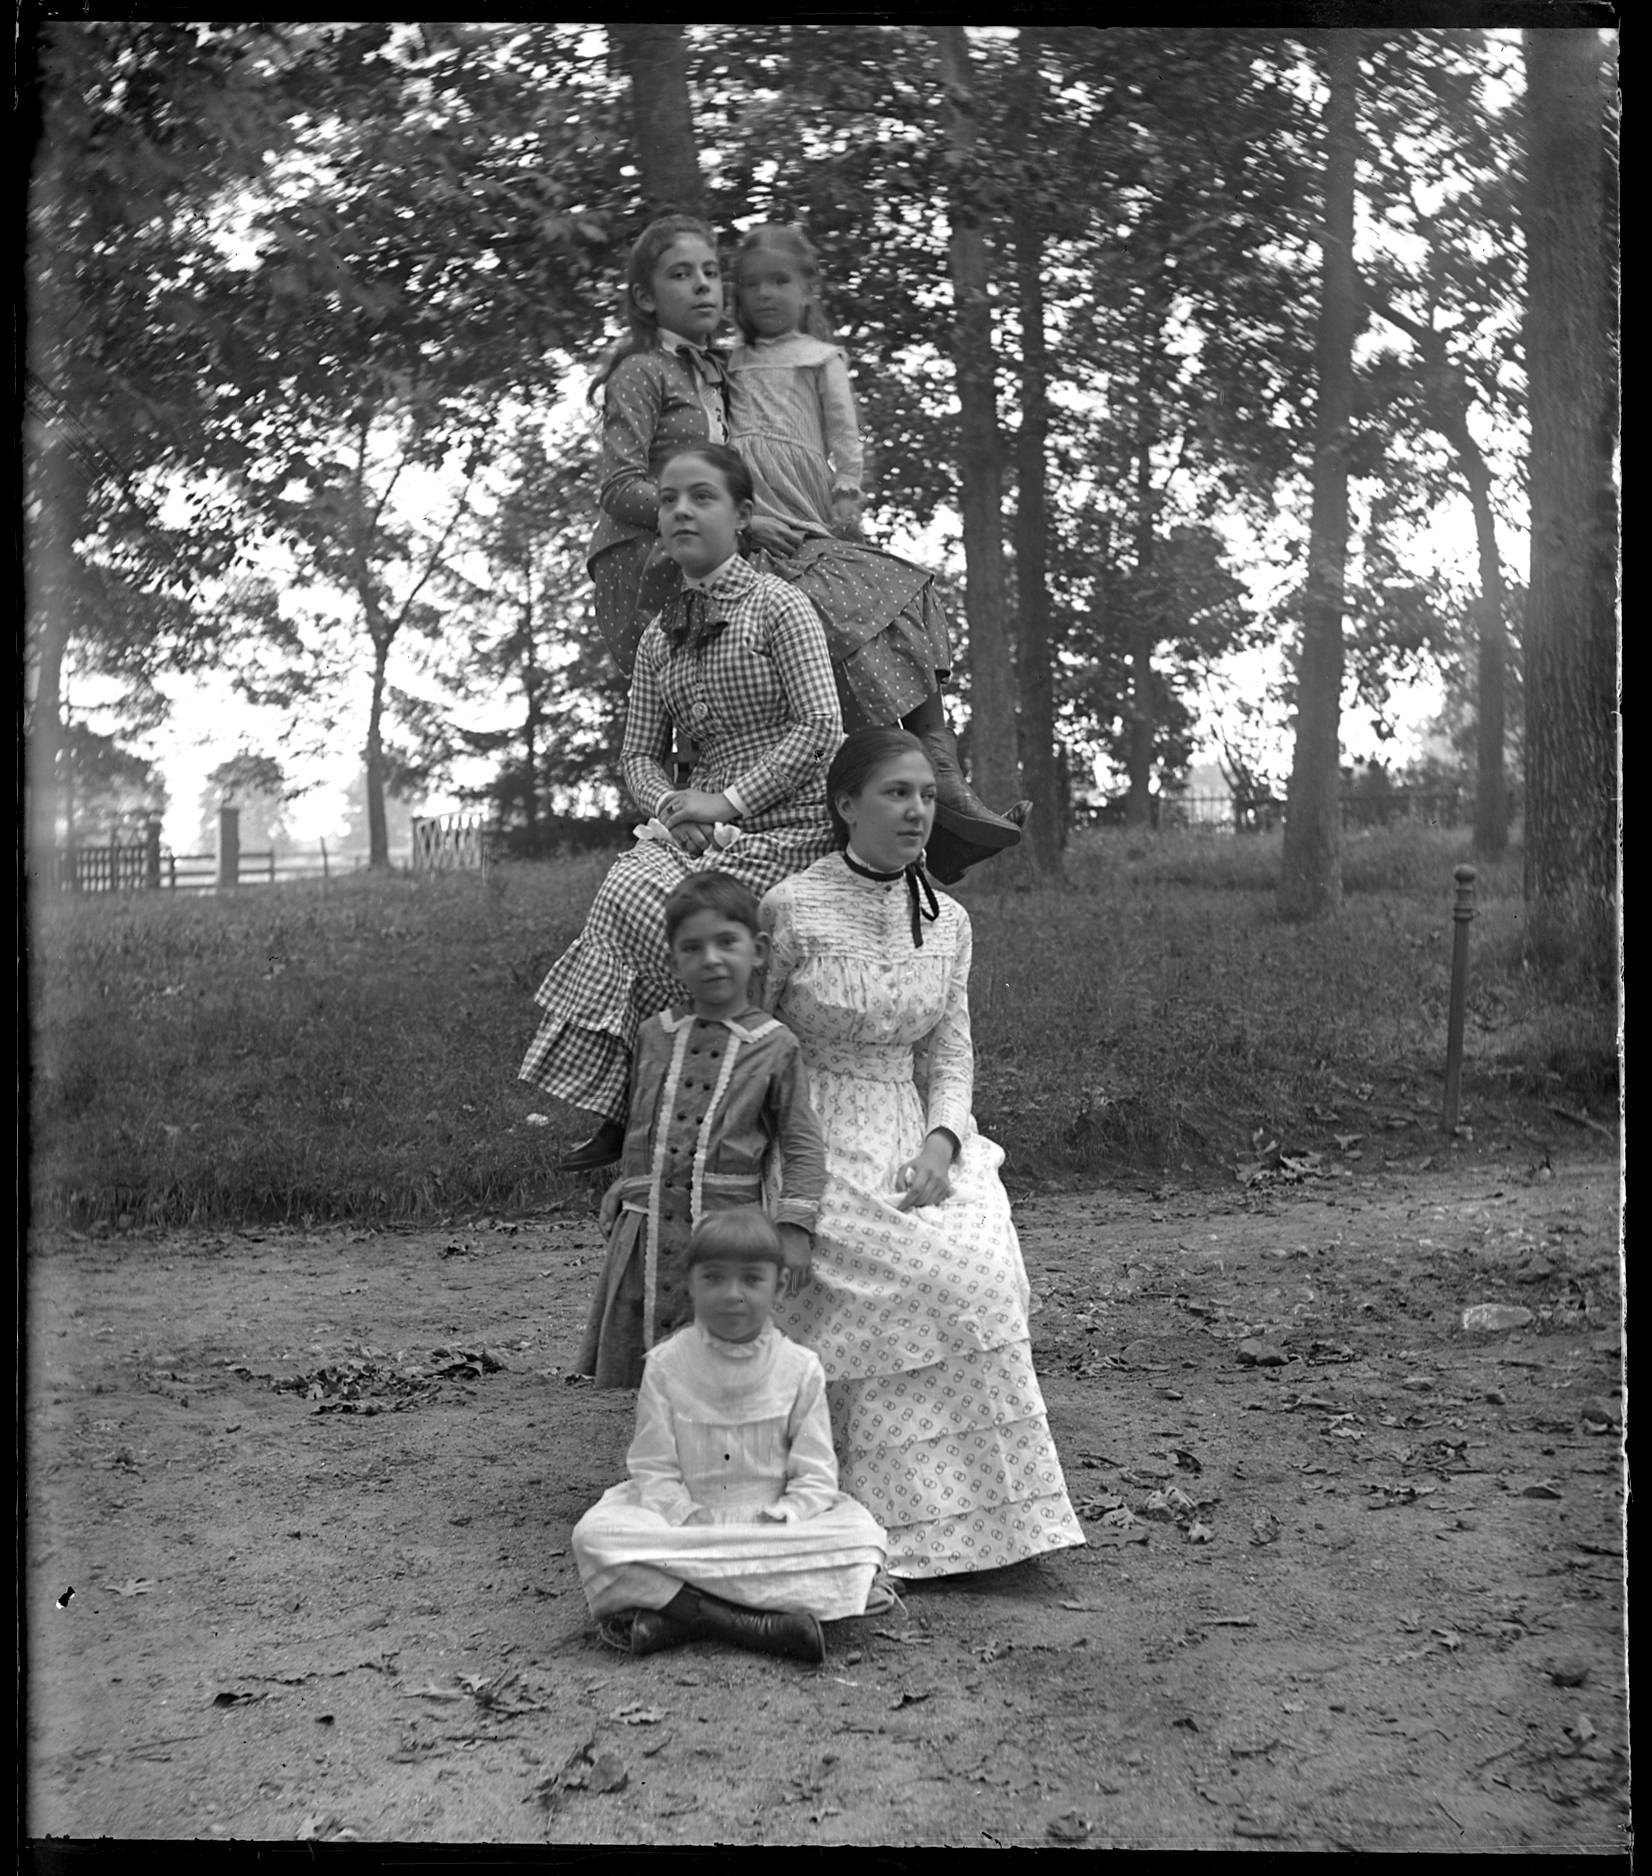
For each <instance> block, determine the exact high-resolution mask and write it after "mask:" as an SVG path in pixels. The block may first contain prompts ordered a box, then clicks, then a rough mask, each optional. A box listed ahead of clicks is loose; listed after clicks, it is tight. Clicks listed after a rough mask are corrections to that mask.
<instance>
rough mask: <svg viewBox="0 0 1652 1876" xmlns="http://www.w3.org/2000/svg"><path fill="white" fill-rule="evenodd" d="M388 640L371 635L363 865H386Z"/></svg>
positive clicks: (388, 846) (387, 857)
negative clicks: (370, 687) (386, 668)
mask: <svg viewBox="0 0 1652 1876" xmlns="http://www.w3.org/2000/svg"><path fill="white" fill-rule="evenodd" d="M389 660H390V640H389V638H387V637H381V636H380V635H379V634H378V633H377V632H375V633H374V634H373V702H372V705H371V706H370V708H369V709H368V712H367V747H366V749H365V750H363V752H362V754H363V757H364V760H365V764H366V771H367V772H366V794H367V864H368V865H369V866H388V865H389V864H390V824H389V821H388V820H387V818H386V816H385V812H384V679H385V666H386V665H387V664H388V663H389Z"/></svg>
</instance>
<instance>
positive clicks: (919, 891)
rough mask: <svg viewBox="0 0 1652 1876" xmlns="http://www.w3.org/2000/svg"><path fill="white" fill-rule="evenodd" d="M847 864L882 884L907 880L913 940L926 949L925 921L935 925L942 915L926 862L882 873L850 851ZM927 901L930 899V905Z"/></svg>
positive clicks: (844, 859) (917, 862) (852, 871)
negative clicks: (863, 864)
mask: <svg viewBox="0 0 1652 1876" xmlns="http://www.w3.org/2000/svg"><path fill="white" fill-rule="evenodd" d="M843 864H844V865H845V866H846V867H848V869H849V871H850V872H851V873H858V874H859V875H860V877H861V878H862V879H875V880H877V881H879V883H880V884H882V885H886V886H888V885H892V884H893V883H894V882H895V881H896V880H897V879H904V880H905V881H906V890H907V892H908V894H909V895H910V900H911V906H912V942H913V944H914V945H915V946H916V947H917V949H918V950H920V951H921V950H922V949H923V948H924V921H925V920H926V919H927V920H928V922H929V923H930V924H931V925H933V924H934V923H935V921H936V919H938V918H939V917H940V916H941V902H940V900H939V899H937V898H936V897H935V888H934V887H933V886H932V885H930V883H929V875H928V874H927V873H926V872H925V871H924V863H923V861H922V860H914V861H913V862H912V864H911V865H910V866H903V867H898V868H897V869H896V870H895V871H894V872H893V873H879V872H877V871H875V870H874V869H873V868H872V867H869V866H862V865H861V863H860V862H859V860H857V859H855V858H854V856H853V855H852V854H849V853H847V852H846V853H845V854H844V856H843ZM925 900H927V901H928V904H927V906H926V905H925V904H924V901H925Z"/></svg>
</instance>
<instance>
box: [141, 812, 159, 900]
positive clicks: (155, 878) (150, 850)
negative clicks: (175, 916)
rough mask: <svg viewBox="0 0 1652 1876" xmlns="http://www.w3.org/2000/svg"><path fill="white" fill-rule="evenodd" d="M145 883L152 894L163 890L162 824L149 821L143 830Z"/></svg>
mask: <svg viewBox="0 0 1652 1876" xmlns="http://www.w3.org/2000/svg"><path fill="white" fill-rule="evenodd" d="M143 883H144V885H145V886H146V887H148V889H149V890H150V891H151V892H159V891H160V889H161V824H160V822H159V821H149V822H147V823H146V824H145V826H144V830H143Z"/></svg>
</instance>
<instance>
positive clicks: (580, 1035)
mask: <svg viewBox="0 0 1652 1876" xmlns="http://www.w3.org/2000/svg"><path fill="white" fill-rule="evenodd" d="M703 589H704V591H705V594H706V602H707V603H706V619H705V621H704V622H703V627H704V629H703V631H701V630H699V629H697V628H695V627H694V626H692V625H689V624H685V623H683V622H682V614H683V601H682V599H681V598H680V597H679V599H677V600H674V601H673V602H672V604H671V605H670V606H668V607H667V608H666V610H665V612H664V613H662V614H661V615H660V617H659V618H657V619H655V620H654V621H653V622H652V623H651V624H650V626H649V628H648V630H647V631H646V632H645V633H644V634H643V636H642V643H641V644H640V645H639V646H638V648H637V662H636V667H635V669H634V670H633V672H632V674H631V703H630V709H629V712H628V714H627V716H626V720H625V744H624V751H623V769H624V774H625V785H626V787H627V788H628V789H629V790H630V792H631V797H632V799H633V800H634V801H635V802H636V804H637V806H638V808H639V809H640V810H641V811H642V813H643V814H645V815H657V814H658V811H659V805H660V802H661V800H662V799H663V798H664V797H665V796H666V795H667V794H669V793H670V792H671V791H672V787H673V783H672V779H671V777H670V775H669V774H668V773H667V771H666V766H665V765H666V763H667V761H668V760H669V759H670V752H671V747H672V734H673V726H674V725H675V726H677V727H680V728H688V729H690V730H691V731H692V733H693V736H694V740H695V750H696V761H695V768H694V772H693V777H692V786H693V787H695V788H702V789H705V790H707V791H709V792H711V793H713V794H721V793H726V792H729V791H731V790H732V791H733V794H734V795H735V796H736V797H737V798H738V809H737V811H738V813H739V816H740V819H739V836H738V838H737V839H736V840H735V841H734V842H733V844H732V845H731V846H727V847H722V848H719V849H717V850H715V851H714V852H711V853H708V854H705V855H702V856H698V857H696V856H694V855H691V854H689V853H688V852H686V851H685V850H684V849H683V848H681V847H679V846H677V845H676V844H675V843H674V842H673V843H671V844H665V843H661V842H658V841H652V840H645V841H639V843H638V844H637V845H636V846H635V847H634V848H632V849H631V851H630V852H628V853H623V854H621V855H620V857H619V858H618V859H617V860H616V861H615V862H614V864H613V865H612V866H611V867H610V868H609V869H608V873H607V875H606V877H605V878H604V879H603V882H602V884H601V885H600V886H599V887H598V888H597V892H596V897H595V898H594V899H593V900H592V902H591V909H590V911H589V912H588V913H587V915H586V919H585V927H584V930H583V931H582V932H581V933H580V935H579V937H578V938H576V939H575V940H574V942H573V943H572V944H571V945H570V946H569V947H568V949H567V950H566V951H565V952H563V954H562V956H561V957H560V958H558V959H557V961H556V963H555V964H553V965H552V966H551V969H550V971H549V973H548V974H547V976H546V978H545V981H544V982H543V983H542V984H541V985H540V987H539V991H538V993H537V996H536V998H535V1001H536V1002H537V1003H538V1004H539V1005H540V1007H541V1009H542V1010H543V1011H544V1017H543V1019H542V1020H541V1022H540V1025H539V1030H538V1033H537V1034H536V1035H535V1037H534V1039H533V1042H532V1043H531V1045H530V1046H529V1048H528V1052H527V1055H526V1057H525V1059H524V1060H523V1063H522V1067H521V1070H520V1075H521V1079H522V1080H524V1081H529V1082H532V1083H533V1084H534V1085H535V1086H536V1087H539V1088H543V1089H544V1090H545V1092H546V1093H547V1094H553V1095H557V1096H559V1097H560V1098H561V1099H562V1100H565V1101H571V1102H572V1103H573V1104H574V1105H575V1106H576V1107H582V1108H586V1109H589V1110H590V1111H591V1112H593V1113H596V1114H599V1115H601V1116H602V1117H603V1118H604V1119H610V1120H623V1119H624V1118H625V1113H626V1098H625V1089H626V1078H627V1074H628V1071H629V1067H630V1060H631V1050H632V1047H633V1045H634V1044H635V1042H636V1037H637V1028H638V1025H639V1024H640V1023H642V1022H643V1021H645V1020H646V1019H647V1018H648V1017H650V1016H652V1015H653V1014H654V1013H655V1012H656V1011H657V1010H662V1009H664V1008H666V1006H667V1005H668V1004H671V1003H675V1002H678V1001H681V1000H682V998H683V995H684V992H683V987H682V985H681V984H680V983H679V982H678V981H677V976H676V973H675V972H674V971H673V969H672V967H671V953H670V950H669V948H668V947H667V945H666V942H665V902H666V898H667V896H668V895H669V894H670V892H671V890H672V888H673V887H675V886H677V885H678V884H680V883H681V881H682V880H683V879H684V877H685V876H686V875H687V874H689V873H692V872H697V871H699V870H700V869H702V868H705V867H715V868H716V869H717V870H718V871H720V872H724V873H732V874H733V875H734V877H735V878H736V879H739V880H742V881H743V882H744V883H745V884H746V885H747V886H749V887H750V888H751V890H752V891H753V893H755V894H756V895H757V896H758V897H759V898H760V897H761V896H762V895H763V894H764V893H765V892H767V891H768V889H769V887H771V886H772V885H774V883H775V882H776V881H777V880H780V879H784V878H785V877H786V875H787V874H788V873H796V872H800V871H801V870H802V869H803V868H804V867H806V866H807V865H808V864H809V863H810V862H811V861H812V860H815V859H817V858H818V857H819V856H820V855H821V854H822V853H824V852H825V851H826V849H827V848H828V847H829V846H830V844H831V829H830V823H829V821H828V818H827V814H826V768H827V765H828V763H830V761H831V759H832V757H833V756H834V755H835V754H836V753H837V746H838V743H839V742H840V741H841V739H842V723H841V719H840V717H839V715H838V705H837V692H836V689H835V688H834V685H833V682H832V669H831V664H830V662H829V661H828V659H827V655H826V641H825V636H824V634H823V632H822V630H821V625H820V620H819V618H818V616H817V615H816V613H815V611H814V609H813V608H812V607H811V606H810V605H809V604H808V603H807V602H806V601H805V600H804V599H802V598H801V597H800V596H799V595H798V593H796V592H795V591H794V590H793V589H792V588H791V587H789V586H787V585H785V584H784V583H783V582H781V581H779V580H776V579H772V578H771V577H769V576H768V575H767V574H762V573H758V572H757V571H756V570H755V569H754V568H752V567H751V566H750V565H748V564H747V562H745V561H743V560H741V559H739V558H738V557H736V558H733V559H730V560H728V561H725V562H724V564H723V565H722V566H721V567H719V568H717V569H715V570H714V572H713V573H712V574H711V575H710V576H709V577H708V579H707V580H706V581H705V582H704V583H703Z"/></svg>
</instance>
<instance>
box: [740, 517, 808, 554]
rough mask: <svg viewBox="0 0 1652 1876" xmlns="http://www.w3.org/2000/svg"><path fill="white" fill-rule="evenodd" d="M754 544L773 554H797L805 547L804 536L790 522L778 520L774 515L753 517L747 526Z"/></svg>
mask: <svg viewBox="0 0 1652 1876" xmlns="http://www.w3.org/2000/svg"><path fill="white" fill-rule="evenodd" d="M746 532H747V533H748V534H750V536H751V538H752V541H753V544H754V545H756V546H758V547H766V548H767V549H768V550H769V552H770V553H771V554H780V555H782V556H784V555H786V554H795V553H796V552H797V550H798V549H799V548H800V547H801V546H802V545H803V536H802V534H801V533H800V532H799V530H798V529H796V528H794V527H793V526H792V525H791V523H790V522H788V521H780V520H777V519H776V518H775V517H774V516H773V515H753V516H752V518H751V520H750V521H749V522H748V523H747V524H746Z"/></svg>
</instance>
